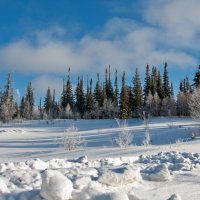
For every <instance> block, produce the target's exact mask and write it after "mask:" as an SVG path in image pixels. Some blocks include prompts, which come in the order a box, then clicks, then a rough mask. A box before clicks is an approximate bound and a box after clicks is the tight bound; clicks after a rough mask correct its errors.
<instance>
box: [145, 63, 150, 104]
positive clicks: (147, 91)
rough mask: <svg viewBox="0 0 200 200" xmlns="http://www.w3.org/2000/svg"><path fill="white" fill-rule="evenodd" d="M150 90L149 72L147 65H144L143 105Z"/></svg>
mask: <svg viewBox="0 0 200 200" xmlns="http://www.w3.org/2000/svg"><path fill="white" fill-rule="evenodd" d="M150 91H151V79H150V73H149V65H148V64H147V66H146V74H145V83H144V106H145V105H146V100H147V97H148V95H149V93H150Z"/></svg>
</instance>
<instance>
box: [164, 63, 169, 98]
mask: <svg viewBox="0 0 200 200" xmlns="http://www.w3.org/2000/svg"><path fill="white" fill-rule="evenodd" d="M163 91H164V97H170V87H169V75H168V66H167V63H165V66H164V74H163Z"/></svg>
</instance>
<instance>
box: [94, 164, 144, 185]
mask: <svg viewBox="0 0 200 200" xmlns="http://www.w3.org/2000/svg"><path fill="white" fill-rule="evenodd" d="M140 180H141V175H140V169H139V168H138V167H120V168H115V169H109V170H107V171H105V172H103V173H102V175H101V176H100V177H99V179H98V181H99V182H100V183H103V184H106V185H110V186H119V185H126V184H129V183H134V182H138V181H140Z"/></svg>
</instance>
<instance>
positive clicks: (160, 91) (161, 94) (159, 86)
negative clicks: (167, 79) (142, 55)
mask: <svg viewBox="0 0 200 200" xmlns="http://www.w3.org/2000/svg"><path fill="white" fill-rule="evenodd" d="M156 88H157V93H158V96H159V98H160V99H161V100H162V99H163V98H164V91H163V83H162V77H161V74H160V71H159V70H158V75H157V86H156Z"/></svg>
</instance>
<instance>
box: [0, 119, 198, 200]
mask: <svg viewBox="0 0 200 200" xmlns="http://www.w3.org/2000/svg"><path fill="white" fill-rule="evenodd" d="M72 124H73V125H75V126H76V127H77V128H78V130H79V134H80V135H81V137H82V138H83V139H84V145H82V146H81V147H79V149H77V150H75V151H71V152H68V151H66V150H65V149H64V148H63V144H62V141H63V134H65V133H64V130H65V129H66V128H67V127H69V126H71V125H72ZM128 124H129V127H128V129H129V130H130V131H131V133H132V134H133V143H132V145H131V146H130V147H128V148H125V149H122V148H119V147H117V145H116V144H115V142H114V141H115V138H116V137H118V135H119V134H120V133H121V129H120V128H119V127H118V126H117V124H116V122H115V120H77V121H72V120H54V121H27V122H21V123H19V122H18V123H14V122H12V123H8V124H3V125H2V126H1V127H0V149H1V151H0V200H42V199H46V200H67V199H72V200H89V199H91V200H152V199H154V200H167V199H169V200H188V199H191V200H195V199H196V200H197V199H200V190H199V186H200V185H199V180H200V148H199V145H200V141H199V138H198V137H197V138H196V139H195V140H191V134H192V133H194V132H197V131H198V126H197V124H196V122H194V121H192V120H191V119H189V118H155V119H152V120H151V122H150V136H151V143H152V144H151V145H150V146H147V147H146V146H143V145H142V141H143V138H144V135H145V127H144V125H143V121H142V120H129V121H128Z"/></svg>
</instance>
